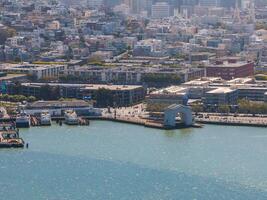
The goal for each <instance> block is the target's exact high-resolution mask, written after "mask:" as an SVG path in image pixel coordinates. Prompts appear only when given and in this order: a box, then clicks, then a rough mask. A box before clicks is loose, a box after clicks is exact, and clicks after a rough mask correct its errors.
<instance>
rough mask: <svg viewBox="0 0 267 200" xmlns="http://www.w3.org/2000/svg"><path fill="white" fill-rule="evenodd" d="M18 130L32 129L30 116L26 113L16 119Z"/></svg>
mask: <svg viewBox="0 0 267 200" xmlns="http://www.w3.org/2000/svg"><path fill="white" fill-rule="evenodd" d="M16 127H17V128H29V127H30V116H29V115H27V114H26V113H21V114H20V115H18V116H17V117H16Z"/></svg>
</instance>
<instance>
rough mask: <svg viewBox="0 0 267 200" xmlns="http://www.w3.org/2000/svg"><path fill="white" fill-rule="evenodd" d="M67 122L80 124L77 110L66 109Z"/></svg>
mask: <svg viewBox="0 0 267 200" xmlns="http://www.w3.org/2000/svg"><path fill="white" fill-rule="evenodd" d="M64 117H65V123H66V124H68V125H78V124H79V119H78V116H77V114H76V112H75V111H73V110H66V111H65V115H64Z"/></svg>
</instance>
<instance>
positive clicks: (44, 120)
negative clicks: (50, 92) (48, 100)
mask: <svg viewBox="0 0 267 200" xmlns="http://www.w3.org/2000/svg"><path fill="white" fill-rule="evenodd" d="M40 124H41V125H42V126H50V125H51V115H50V113H49V112H48V111H45V112H42V113H41V116H40Z"/></svg>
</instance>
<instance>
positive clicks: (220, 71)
mask: <svg viewBox="0 0 267 200" xmlns="http://www.w3.org/2000/svg"><path fill="white" fill-rule="evenodd" d="M206 70H207V71H206V72H207V76H208V77H221V78H222V79H224V80H231V79H233V78H242V77H248V76H253V75H254V63H253V62H241V61H238V62H237V61H236V60H228V61H227V62H226V61H224V62H222V61H217V62H216V63H215V64H214V65H211V66H208V67H206Z"/></svg>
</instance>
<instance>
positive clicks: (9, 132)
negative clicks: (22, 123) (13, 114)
mask: <svg viewBox="0 0 267 200" xmlns="http://www.w3.org/2000/svg"><path fill="white" fill-rule="evenodd" d="M23 147H24V141H23V139H22V138H20V137H19V131H18V130H17V129H16V128H15V126H2V127H1V129H0V148H23Z"/></svg>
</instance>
